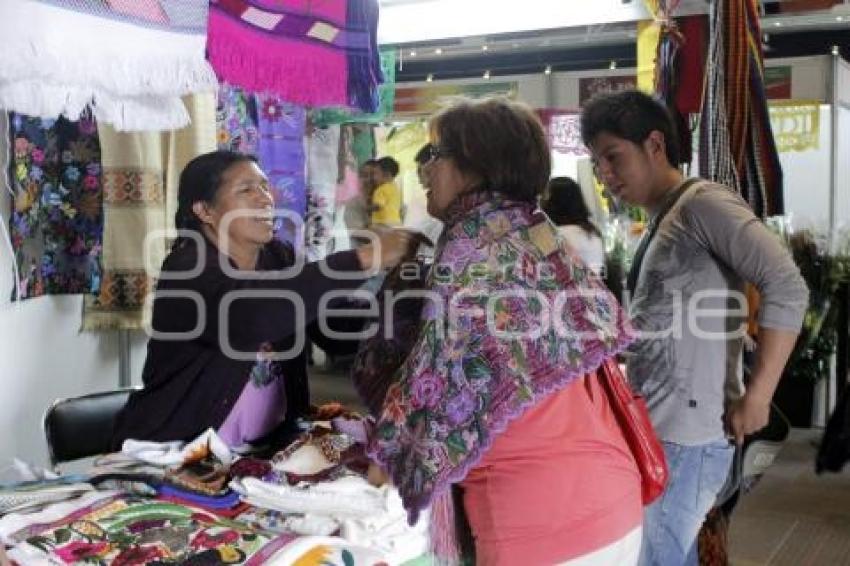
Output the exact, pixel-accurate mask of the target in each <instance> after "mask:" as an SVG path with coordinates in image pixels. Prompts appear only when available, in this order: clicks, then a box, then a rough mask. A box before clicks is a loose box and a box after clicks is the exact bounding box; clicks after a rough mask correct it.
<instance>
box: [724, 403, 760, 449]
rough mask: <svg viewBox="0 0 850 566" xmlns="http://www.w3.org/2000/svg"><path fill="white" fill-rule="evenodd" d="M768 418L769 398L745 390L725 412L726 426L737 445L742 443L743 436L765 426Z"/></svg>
mask: <svg viewBox="0 0 850 566" xmlns="http://www.w3.org/2000/svg"><path fill="white" fill-rule="evenodd" d="M769 419H770V398H768V399H763V398H761V397H759V396H756V395H754V394H752V393H751V392H747V393H745V394H744V396H743V397H741V398H740V399H738V400H737V401H735V402H734V403H732V405H731V406H730V407H729V410H728V411H727V413H726V428H727V430H728V432H729V433H730V434H732V435H733V436H734V437H735V443H736V444H738V446H740V445H742V444H743V443H744V437H745V436H747V435H749V434H754V433H756V432H758V431H760V430H761V429H763V428H764V427H765V426H767V422H768V420H769Z"/></svg>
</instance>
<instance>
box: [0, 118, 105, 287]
mask: <svg viewBox="0 0 850 566" xmlns="http://www.w3.org/2000/svg"><path fill="white" fill-rule="evenodd" d="M8 118H9V124H10V131H11V138H10V142H11V144H12V152H13V153H12V163H11V181H12V187H11V189H12V192H13V198H14V204H13V207H12V212H11V217H10V222H9V226H10V236H11V238H12V245H13V248H14V250H15V258H14V260H15V262H16V265H17V270H18V274H19V277H20V279H19V281H17V282H16V285H15V289H13V298H17V299H26V298H31V297H38V296H40V295H45V294H68V293H95V292H97V291H98V289H99V288H100V277H101V274H100V264H99V260H100V255H101V250H102V246H101V244H102V239H103V207H102V205H101V192H102V190H101V171H100V144H99V143H98V137H97V125H96V123H95V120H94V119H93V118H92V117H91V116H87V117H84V118H82V119H81V120H80V121H78V122H69V121H68V120H65V119H64V118H60V119H59V120H48V119H40V118H30V117H27V116H23V115H20V114H14V113H11V114H9V117H8ZM18 289H19V290H20V295H18Z"/></svg>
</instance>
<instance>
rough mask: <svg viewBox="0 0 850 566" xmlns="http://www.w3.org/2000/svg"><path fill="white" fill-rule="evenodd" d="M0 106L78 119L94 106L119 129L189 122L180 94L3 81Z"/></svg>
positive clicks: (96, 113) (101, 117)
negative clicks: (129, 93)
mask: <svg viewBox="0 0 850 566" xmlns="http://www.w3.org/2000/svg"><path fill="white" fill-rule="evenodd" d="M0 108H4V109H12V110H14V111H15V112H19V113H21V114H26V115H28V116H34V117H40V118H56V117H58V116H65V117H66V118H68V119H69V120H71V121H75V120H79V118H80V116H81V115H82V114H84V113H85V112H86V111H87V109H89V108H90V109H91V110H92V113H93V114H94V116H95V118H96V119H97V121H98V122H99V123H107V124H111V125H113V126H114V127H115V129H116V130H118V131H144V130H175V129H179V128H182V127H184V126H186V125H188V124H189V113H188V112H187V111H186V107H185V106H184V104H183V101H182V100H181V99H180V98H179V97H155V96H146V97H116V96H115V95H113V94H111V93H104V92H102V91H93V90H81V89H77V88H72V87H68V86H58V85H53V84H46V85H45V84H40V83H38V82H36V81H23V82H17V83H13V84H5V85H0Z"/></svg>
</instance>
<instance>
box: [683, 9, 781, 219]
mask: <svg viewBox="0 0 850 566" xmlns="http://www.w3.org/2000/svg"><path fill="white" fill-rule="evenodd" d="M709 18H710V25H711V31H710V43H709V56H708V64H709V68H708V71H707V75H706V86H705V96H704V98H703V107H702V115H701V125H700V144H699V161H700V176H702V177H705V178H707V179H711V180H712V181H717V182H719V183H723V184H725V185H727V186H729V187H732V188H734V189H735V190H737V191H738V192H739V193H741V195H742V196H743V197H744V198H745V199H746V200H747V202H748V203H749V204H750V206H751V207H752V208H753V211H754V212H755V213H756V215H758V216H761V217H765V216H773V215H775V214H782V213H783V212H784V203H783V198H782V166H781V165H780V163H779V154H778V152H777V150H776V144H775V142H774V139H773V131H772V130H771V126H770V120H769V118H768V110H767V98H766V95H765V90H764V81H763V74H764V64H763V58H762V50H761V25H760V23H759V14H758V2H757V1H756V0H717V1H716V2H712V3H711V8H710V14H709Z"/></svg>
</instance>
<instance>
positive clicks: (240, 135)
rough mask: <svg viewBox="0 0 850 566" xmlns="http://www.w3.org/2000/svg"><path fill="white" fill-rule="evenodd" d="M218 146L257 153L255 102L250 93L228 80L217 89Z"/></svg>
mask: <svg viewBox="0 0 850 566" xmlns="http://www.w3.org/2000/svg"><path fill="white" fill-rule="evenodd" d="M216 128H217V132H216V137H217V142H218V149H222V150H229V151H236V152H239V153H245V154H247V155H257V142H258V140H259V135H258V133H257V104H256V98H255V97H254V96H253V95H250V94H246V93H245V91H244V90H242V89H241V88H238V87H234V86H231V85H228V84H223V85H221V86H220V87H219V90H218V105H217V107H216Z"/></svg>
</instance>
